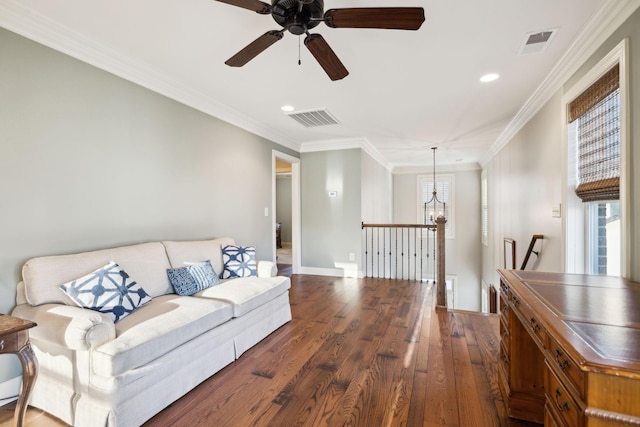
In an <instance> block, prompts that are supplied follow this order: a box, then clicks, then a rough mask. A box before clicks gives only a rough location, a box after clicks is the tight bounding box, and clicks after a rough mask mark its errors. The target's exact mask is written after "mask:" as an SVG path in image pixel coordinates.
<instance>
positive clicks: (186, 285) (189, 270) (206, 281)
mask: <svg viewBox="0 0 640 427" xmlns="http://www.w3.org/2000/svg"><path fill="white" fill-rule="evenodd" d="M167 276H169V281H170V282H171V285H172V286H173V289H175V291H176V293H177V294H178V295H193V294H195V293H196V292H200V291H202V290H204V289H207V288H210V287H211V286H215V285H217V284H219V283H220V278H219V277H218V275H217V274H216V272H215V271H214V270H213V267H212V266H211V261H209V260H207V261H205V262H199V263H196V264H193V265H187V266H186V267H180V268H167Z"/></svg>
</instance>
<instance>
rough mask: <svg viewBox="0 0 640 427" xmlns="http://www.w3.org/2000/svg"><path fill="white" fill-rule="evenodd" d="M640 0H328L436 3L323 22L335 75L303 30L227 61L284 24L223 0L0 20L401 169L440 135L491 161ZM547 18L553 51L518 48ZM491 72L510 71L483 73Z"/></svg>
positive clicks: (14, 1) (175, 94)
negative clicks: (305, 119) (307, 123)
mask: <svg viewBox="0 0 640 427" xmlns="http://www.w3.org/2000/svg"><path fill="white" fill-rule="evenodd" d="M267 1H269V0H267ZM639 5H640V0H625V1H623V0H535V1H531V0H483V1H480V0H458V1H451V0H429V1H425V0H349V1H347V0H325V10H326V9H330V8H341V7H384V6H394V7H398V6H401V7H404V6H421V7H423V8H424V9H425V16H426V21H425V23H424V24H423V25H422V27H421V28H420V30H418V31H397V30H371V29H334V28H329V27H327V26H325V25H324V24H320V25H319V26H318V27H316V28H315V29H313V30H312V31H311V32H312V33H321V34H322V35H323V36H324V38H325V39H326V41H327V42H328V43H329V45H330V46H331V47H332V48H333V50H334V51H335V52H336V54H337V55H338V56H339V57H340V59H341V60H342V62H343V63H344V65H345V66H346V67H347V69H348V70H349V72H350V75H349V76H347V77H346V78H345V79H343V80H339V81H335V82H332V81H331V80H329V78H328V77H327V76H326V74H325V73H324V71H323V70H322V69H321V68H320V66H319V65H318V63H317V62H316V61H315V60H314V58H313V57H312V56H311V54H310V53H309V52H308V51H307V50H306V48H305V46H304V44H303V43H302V46H301V47H300V55H301V60H302V65H298V51H299V42H300V40H299V38H298V36H294V35H292V34H289V33H286V34H285V37H284V38H283V40H281V41H280V42H278V43H276V44H275V45H273V46H271V47H270V48H268V49H267V50H266V51H265V52H263V53H261V54H260V55H258V56H257V57H256V58H255V59H254V60H252V61H250V62H249V63H248V64H247V65H245V66H244V67H242V68H231V67H228V66H226V65H225V64H224V61H225V60H227V59H228V58H229V57H231V56H232V55H233V54H235V53H236V52H237V51H239V50H240V49H242V48H243V47H244V46H246V45H247V44H248V43H250V42H251V41H253V40H254V39H255V38H257V37H258V36H259V35H261V34H263V33H264V32H266V31H268V30H272V29H280V27H279V26H278V25H277V24H276V23H275V22H274V21H273V19H272V18H271V17H270V16H268V15H258V14H256V13H254V12H251V11H248V10H245V9H240V8H237V7H234V6H230V5H228V4H224V3H220V2H217V1H215V0H56V1H51V0H0V26H3V27H5V28H7V29H9V30H12V31H15V32H17V33H19V34H22V35H24V36H26V37H29V38H31V39H34V40H36V41H39V42H41V43H43V44H45V45H48V46H51V47H53V48H55V49H58V50H60V51H63V52H65V53H67V54H70V55H72V56H74V57H77V58H79V59H81V60H84V61H86V62H88V63H91V64H93V65H96V66H99V67H101V68H103V69H106V70H108V71H110V72H113V73H115V74H117V75H120V76H122V77H124V78H127V79H129V80H132V81H134V82H136V83H138V84H141V85H143V86H146V87H148V88H150V89H152V90H155V91H158V92H160V93H163V94H165V95H167V96H169V97H172V98H175V99H177V100H179V101H181V102H184V103H186V104H188V105H191V106H193V107H195V108H198V109H200V110H202V111H205V112H207V113H209V114H211V115H213V116H216V117H219V118H221V119H223V120H226V121H229V122H231V123H233V124H235V125H237V126H240V127H242V128H244V129H247V130H249V131H251V132H254V133H256V134H258V135H261V136H264V137H266V138H268V139H270V140H273V141H275V142H278V143H281V144H283V145H285V146H287V147H290V148H293V149H295V150H297V151H313V150H317V149H327V148H330V147H335V148H345V147H351V146H361V147H363V148H365V149H366V150H367V151H368V152H370V153H371V154H372V155H374V157H376V158H377V159H378V160H379V161H381V162H382V163H383V164H385V165H387V166H388V167H389V168H390V169H393V168H395V170H399V171H400V170H411V169H412V168H414V169H416V168H417V169H419V168H422V167H426V166H429V165H432V152H431V150H430V149H429V148H430V147H432V146H437V147H438V148H439V150H438V152H437V159H436V162H437V163H438V165H442V164H450V165H464V166H461V167H473V165H477V164H481V163H482V162H483V161H486V159H487V158H488V157H489V156H490V155H491V153H492V152H495V150H496V149H497V148H499V146H500V144H503V143H504V142H505V140H506V138H507V137H508V135H509V133H510V132H514V131H515V130H517V128H518V126H519V124H520V123H523V121H524V120H526V119H527V118H528V117H529V116H530V115H531V114H532V113H533V112H535V110H536V105H539V104H541V103H542V102H544V101H546V99H545V96H547V97H548V96H549V95H550V94H551V93H552V92H550V91H555V90H557V89H558V88H559V85H560V84H561V83H562V81H563V80H558V79H557V78H556V79H555V80H554V76H557V75H558V74H562V73H564V74H567V75H566V76H565V78H566V77H568V73H571V72H573V71H575V67H576V66H577V65H575V64H576V63H578V61H577V59H576V58H577V55H582V56H583V57H584V56H585V55H586V54H589V53H590V52H592V50H590V49H593V48H594V47H593V46H594V40H595V38H596V37H599V36H600V37H605V36H607V35H608V34H606V31H612V30H610V29H609V27H610V26H611V25H610V24H611V22H612V20H614V19H616V16H619V15H620V14H621V10H622V9H624V8H626V9H627V10H630V9H635V8H637V7H638V6H639ZM625 13H626V14H627V15H628V14H629V13H630V12H628V11H626V12H625ZM617 19H620V18H617ZM549 29H557V30H558V31H557V33H556V34H555V36H554V38H553V40H552V42H551V44H550V45H549V46H548V48H547V49H546V50H545V51H544V52H542V53H535V54H527V55H518V50H519V49H520V47H521V46H522V44H523V43H524V40H525V35H526V34H527V33H531V32H539V31H545V30H549ZM595 46H597V44H595ZM567 52H568V53H567ZM583 59H584V58H583ZM572 61H573V62H572ZM578 65H579V64H578ZM488 72H496V73H499V74H500V75H501V78H500V79H499V80H497V81H495V82H492V83H487V84H481V83H480V82H479V78H480V77H481V76H482V75H483V74H485V73H488ZM556 81H559V83H556ZM284 104H290V105H293V106H294V107H295V109H296V111H305V110H313V109H319V108H327V109H328V110H329V111H330V112H331V113H332V114H333V115H334V116H335V117H336V118H337V119H338V120H339V121H340V122H341V124H338V125H331V126H323V127H316V128H305V127H303V126H302V125H300V124H299V123H297V122H296V121H294V120H293V119H292V118H290V117H288V116H286V115H285V114H284V113H283V112H282V111H281V110H280V107H281V106H282V105H284Z"/></svg>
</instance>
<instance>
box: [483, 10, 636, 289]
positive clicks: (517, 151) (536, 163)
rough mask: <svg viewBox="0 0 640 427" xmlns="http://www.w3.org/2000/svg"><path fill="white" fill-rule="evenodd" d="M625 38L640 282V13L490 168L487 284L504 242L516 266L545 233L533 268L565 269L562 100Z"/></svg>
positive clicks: (633, 238)
mask: <svg viewBox="0 0 640 427" xmlns="http://www.w3.org/2000/svg"><path fill="white" fill-rule="evenodd" d="M625 37H628V38H629V46H630V49H629V58H628V60H629V78H630V84H629V88H630V94H629V99H630V122H631V125H630V126H631V129H630V132H631V135H630V136H631V141H630V148H631V149H630V153H629V154H630V165H631V170H630V182H629V185H630V194H631V200H630V204H631V217H630V230H631V254H630V258H631V275H630V278H631V279H632V280H636V281H638V280H640V199H639V198H638V197H635V196H636V195H637V194H638V192H639V191H640V174H638V173H636V172H635V171H638V170H640V150H638V149H637V147H638V146H640V141H639V138H640V137H639V136H638V131H637V126H638V123H640V72H639V70H640V49H639V46H640V9H639V10H637V11H636V12H635V13H634V14H632V15H631V17H630V18H629V19H628V20H627V21H626V22H625V23H624V24H623V25H621V26H620V27H619V28H618V29H617V30H616V31H615V32H614V34H613V35H612V36H611V37H610V38H609V39H608V40H607V41H606V42H605V43H604V44H603V45H602V46H600V47H599V48H598V49H597V51H596V53H595V54H594V55H592V57H591V58H589V59H588V60H587V61H586V62H585V63H584V64H583V65H582V66H581V67H580V69H579V70H578V72H576V73H575V74H574V76H572V77H571V78H570V79H569V80H568V81H567V82H566V83H565V85H564V88H563V89H561V90H560V91H558V92H557V93H556V94H555V95H554V96H553V97H552V98H551V99H550V100H549V101H548V102H547V103H546V104H545V105H544V106H543V108H542V109H541V110H540V111H539V112H538V113H537V114H536V116H535V117H534V118H533V119H532V120H531V121H529V123H527V124H526V125H525V126H524V127H523V128H522V129H521V130H520V131H519V132H518V133H517V134H516V135H515V136H514V137H513V138H512V139H511V140H510V141H509V143H508V144H507V145H506V146H505V147H504V148H503V149H502V150H501V151H500V152H499V153H498V154H497V155H496V156H495V157H494V158H493V159H491V161H489V162H488V164H487V165H485V169H486V171H487V178H488V193H489V218H490V222H489V244H488V246H485V247H484V248H483V268H482V275H483V278H484V279H485V281H486V282H487V283H493V284H495V285H497V283H498V275H497V273H496V271H495V270H496V269H497V268H500V267H501V265H502V262H503V260H502V256H503V255H502V253H503V252H502V239H503V238H504V237H512V238H514V239H515V240H516V252H517V259H516V263H517V266H518V267H519V266H520V264H521V263H522V260H523V258H524V255H525V252H526V249H527V247H528V245H529V241H530V239H531V235H532V234H534V233H535V234H544V240H543V241H542V252H541V255H540V257H539V258H537V257H535V256H534V260H533V261H534V262H532V261H530V264H529V265H528V267H527V268H528V269H531V268H533V269H537V270H542V271H561V270H562V265H563V264H562V260H563V259H564V256H565V255H564V253H562V248H561V246H562V245H561V243H562V239H563V234H562V219H560V218H552V216H551V209H552V205H553V204H557V203H561V202H563V200H562V188H563V186H564V183H563V178H562V170H563V168H564V165H563V153H562V150H563V141H562V135H563V132H564V131H565V130H564V129H565V125H564V124H563V123H561V115H560V112H561V108H562V96H563V94H564V92H565V91H567V90H569V89H570V88H571V87H572V86H573V85H574V84H575V83H576V82H577V81H578V80H579V79H580V78H581V77H582V76H584V75H585V74H586V73H587V72H588V71H589V70H590V69H591V68H593V67H594V66H595V64H597V62H598V61H599V60H600V59H602V58H603V57H604V56H605V55H606V54H608V53H609V52H610V51H611V50H612V49H613V48H614V47H615V46H616V45H617V44H618V43H620V42H621V41H622V40H623V39H624V38H625Z"/></svg>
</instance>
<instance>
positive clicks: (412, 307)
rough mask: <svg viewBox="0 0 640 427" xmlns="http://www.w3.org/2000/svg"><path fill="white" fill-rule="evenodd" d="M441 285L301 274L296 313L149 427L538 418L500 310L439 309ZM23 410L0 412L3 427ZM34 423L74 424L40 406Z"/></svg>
mask: <svg viewBox="0 0 640 427" xmlns="http://www.w3.org/2000/svg"><path fill="white" fill-rule="evenodd" d="M434 293H435V292H434V286H433V285H432V284H429V283H423V282H419V281H402V280H389V279H370V278H368V279H348V278H335V277H321V276H306V275H305V276H303V275H294V276H292V287H291V290H290V300H291V308H292V317H293V320H292V321H291V322H289V323H287V324H286V325H284V326H282V327H281V328H280V329H278V330H277V331H275V332H274V333H273V334H271V335H270V336H269V337H267V338H265V339H264V340H263V341H261V342H260V343H258V344H257V345H256V346H254V347H253V348H251V349H249V350H248V351H246V352H245V353H244V354H243V355H242V357H240V358H239V359H238V360H237V361H236V362H234V363H232V364H231V365H229V366H227V367H225V368H224V369H222V370H221V371H220V372H218V373H217V374H215V375H213V376H212V377H211V378H209V379H207V380H206V381H204V382H203V383H202V384H200V385H199V386H198V387H196V388H195V389H193V390H192V391H191V392H189V393H188V394H187V395H185V396H184V397H183V398H181V399H179V400H177V401H176V402H174V403H173V404H172V405H170V406H169V407H167V408H166V409H165V410H163V411H162V412H160V413H159V414H157V415H156V416H155V417H153V418H152V419H151V420H149V421H148V422H147V423H146V424H145V427H149V426H153V427H155V426H165V425H172V426H179V427H182V426H184V427H187V426H189V427H193V426H203V427H204V426H212V425H215V426H216V427H218V426H220V427H246V426H255V427H263V426H277V427H282V426H286V427H289V426H312V427H316V426H362V427H370V426H385V427H388V426H421V425H423V426H439V427H441V426H456V427H458V426H459V427H467V426H480V427H484V426H519V427H525V426H526V427H530V426H532V425H533V424H530V423H524V422H519V421H516V420H510V419H509V418H508V417H507V416H506V410H505V407H504V402H503V401H502V397H501V395H500V392H499V388H498V378H497V366H498V356H499V318H498V317H497V316H496V315H491V316H486V315H481V314H477V313H470V312H459V311H435V309H434V302H435V295H434ZM12 405H13V406H12ZM13 407H15V404H9V405H6V406H5V407H2V408H0V427H5V426H7V427H8V426H9V425H11V422H12V414H13V412H12V409H13ZM26 422H27V425H29V426H36V427H53V426H55V427H61V426H65V425H66V424H65V423H63V422H61V421H60V420H57V419H56V418H54V417H52V416H50V415H48V414H46V413H44V412H42V411H40V410H38V409H35V408H29V409H28V411H27V419H26Z"/></svg>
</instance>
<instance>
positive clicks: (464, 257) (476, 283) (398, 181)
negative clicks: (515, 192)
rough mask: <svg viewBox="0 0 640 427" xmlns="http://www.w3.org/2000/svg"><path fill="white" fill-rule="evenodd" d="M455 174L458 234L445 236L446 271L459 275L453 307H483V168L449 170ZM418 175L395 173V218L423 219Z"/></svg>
mask: <svg viewBox="0 0 640 427" xmlns="http://www.w3.org/2000/svg"><path fill="white" fill-rule="evenodd" d="M437 172H438V173H439V174H440V173H442V174H449V173H450V174H453V175H454V182H455V183H454V186H455V188H454V197H455V207H454V208H455V237H454V238H448V239H446V240H445V271H446V274H447V275H454V276H456V278H457V286H456V292H455V301H454V307H455V308H459V309H464V310H476V311H479V310H480V308H481V304H480V296H481V282H480V280H481V271H482V244H481V238H480V228H481V227H480V171H479V170H469V171H447V169H446V167H443V168H442V169H439V170H438V171H437ZM418 175H430V173H427V172H425V173H421V174H414V173H410V174H400V173H396V174H394V175H393V222H395V223H398V224H416V223H422V218H418Z"/></svg>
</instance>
